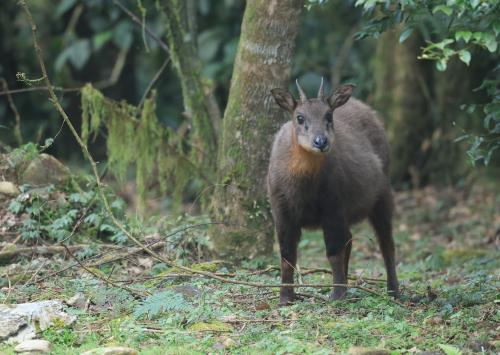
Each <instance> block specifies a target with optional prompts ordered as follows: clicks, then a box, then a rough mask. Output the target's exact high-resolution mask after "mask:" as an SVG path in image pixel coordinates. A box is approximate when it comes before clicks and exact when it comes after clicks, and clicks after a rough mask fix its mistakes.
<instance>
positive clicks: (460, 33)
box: [455, 31, 472, 43]
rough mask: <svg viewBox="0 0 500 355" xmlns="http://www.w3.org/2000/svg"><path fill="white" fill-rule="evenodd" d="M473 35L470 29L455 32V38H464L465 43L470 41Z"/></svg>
mask: <svg viewBox="0 0 500 355" xmlns="http://www.w3.org/2000/svg"><path fill="white" fill-rule="evenodd" d="M471 37H472V32H470V31H458V32H456V33H455V40H457V41H458V40H460V39H463V40H464V42H465V43H468V42H469V41H470V39H471Z"/></svg>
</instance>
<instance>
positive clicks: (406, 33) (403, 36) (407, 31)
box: [399, 27, 413, 43]
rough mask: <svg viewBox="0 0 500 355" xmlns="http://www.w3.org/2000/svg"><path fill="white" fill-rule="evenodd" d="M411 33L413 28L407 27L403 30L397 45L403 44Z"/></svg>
mask: <svg viewBox="0 0 500 355" xmlns="http://www.w3.org/2000/svg"><path fill="white" fill-rule="evenodd" d="M412 33H413V28H412V27H407V28H405V29H404V30H403V32H402V33H401V35H400V36H399V43H403V42H404V41H406V39H407V38H408V37H410V35H411V34H412Z"/></svg>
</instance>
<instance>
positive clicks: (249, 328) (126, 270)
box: [0, 188, 500, 354]
mask: <svg viewBox="0 0 500 355" xmlns="http://www.w3.org/2000/svg"><path fill="white" fill-rule="evenodd" d="M23 193H25V194H28V196H31V197H30V198H26V199H25V200H22V199H21V200H19V199H14V200H13V201H14V202H10V203H9V205H8V207H7V209H3V210H2V214H1V215H3V217H4V218H7V217H6V216H7V215H8V216H9V218H14V219H15V218H22V219H24V221H26V220H27V219H28V220H30V219H32V220H35V221H36V222H37V223H39V225H43V226H45V228H41V229H40V228H38V229H36V228H35V232H38V233H39V234H38V235H34V234H26V235H25V234H22V233H23V231H25V230H24V229H23V228H24V227H25V224H26V223H24V224H23V223H21V225H20V227H19V228H20V229H18V230H16V233H17V234H19V233H21V234H20V235H21V237H22V238H23V239H25V243H28V244H29V243H32V244H33V242H34V241H38V242H40V241H41V240H42V239H43V238H45V239H44V240H45V241H48V240H50V239H51V238H52V239H53V240H61V238H63V237H62V236H64V235H67V234H68V233H71V232H72V227H71V226H72V225H74V223H75V222H76V221H79V220H80V219H81V216H82V215H84V214H85V215H87V217H88V215H89V213H90V214H92V213H94V214H95V218H83V220H82V221H83V222H81V223H82V227H81V228H80V229H78V228H77V229H76V231H75V232H74V236H73V237H72V238H75V240H78V239H79V241H80V242H83V241H87V242H88V241H89V240H92V243H94V244H96V245H97V242H100V243H101V246H102V243H111V242H123V241H122V239H121V236H120V235H119V233H116V231H114V230H113V229H111V228H108V227H104V228H102V227H101V226H102V225H103V224H108V223H105V219H103V218H104V217H102V211H101V212H100V210H98V209H97V210H95V208H98V206H99V204H98V203H97V204H96V205H95V206H97V207H95V206H94V205H92V206H91V207H88V203H90V202H89V201H91V200H92V196H87V197H84V196H76V195H71V193H69V194H68V193H63V196H62V197H61V196H59V197H58V198H60V199H61V198H62V199H63V202H62V206H65V207H64V209H65V211H72V210H73V209H76V210H77V212H73V214H74V216H73V217H71V216H72V215H71V214H69V217H68V218H72V220H71V221H68V223H63V222H64V221H59V222H57V223H56V221H57V220H58V219H61V218H63V216H59V215H53V216H46V214H47V213H49V212H48V210H47V209H46V208H45V209H43V213H42V212H41V214H40V215H43V216H42V217H43V218H42V217H40V218H38V217H37V218H35V217H33V211H32V210H29V208H33V206H34V205H35V207H36V203H35V202H36V201H38V200H40V201H42V202H43V199H44V198H48V197H43V196H42V197H37V198H33V191H31V195H29V194H30V191H28V190H26V191H24V192H23ZM51 193H52V192H48V193H47V194H48V195H50V194H51ZM47 194H46V195H44V196H48V195H47ZM82 198H85V200H82ZM87 198H88V199H90V200H86V199H87ZM49 199H50V198H49ZM396 200H397V206H398V211H397V216H396V219H395V226H394V230H395V239H396V244H397V253H398V261H399V263H398V272H399V277H400V281H401V287H402V300H401V301H402V302H403V304H404V306H401V305H399V304H396V303H395V302H394V301H392V300H391V299H389V298H387V297H386V296H385V285H384V283H383V282H380V281H377V280H376V279H381V278H383V277H384V272H383V263H382V260H381V257H380V254H379V252H378V248H377V245H376V240H375V239H374V237H373V233H372V232H371V230H370V228H369V227H368V226H367V225H366V224H362V225H360V226H357V227H355V228H354V233H353V235H354V245H353V255H352V257H351V264H350V274H351V275H352V276H353V279H352V280H351V281H350V282H351V283H353V284H360V285H363V286H366V287H369V288H371V289H373V290H376V291H377V292H379V293H380V296H377V295H370V294H367V293H365V292H364V291H362V290H358V289H350V290H349V292H348V299H347V300H345V301H339V302H329V301H325V300H324V299H325V296H327V295H328V292H329V290H328V289H312V290H311V289H300V290H298V292H299V293H302V294H303V298H304V299H303V300H302V301H299V302H297V303H296V304H294V305H292V306H289V307H285V308H279V307H278V306H277V302H278V299H277V295H278V292H277V290H276V289H266V288H260V289H259V288H253V287H248V286H242V285H234V284H228V283H222V282H219V281H216V280H213V279H207V278H202V277H193V276H192V275H188V274H186V273H185V272H183V271H181V270H179V269H175V268H169V267H167V266H165V265H163V264H160V263H158V262H156V261H155V260H153V259H151V258H150V257H148V256H146V255H144V254H133V255H122V254H119V253H120V252H122V251H120V250H118V251H117V250H112V251H110V250H106V251H104V252H103V251H100V252H99V253H98V252H97V251H96V250H95V248H94V249H93V247H92V246H89V249H88V250H84V252H82V253H81V254H80V255H78V256H79V257H80V258H81V259H82V260H83V261H84V262H85V263H86V264H87V265H92V266H91V270H92V271H93V272H94V273H96V274H98V275H101V276H104V277H105V278H108V277H111V279H113V280H114V281H115V282H116V283H117V284H119V285H123V286H126V287H129V288H134V289H136V290H147V291H149V292H150V294H151V295H150V296H148V297H144V298H136V297H133V296H132V295H131V294H130V293H128V292H127V291H126V290H124V289H122V288H119V287H110V286H109V285H107V284H106V283H104V282H103V281H101V279H98V278H96V277H95V276H93V275H91V274H89V273H88V272H87V271H85V270H84V269H82V268H81V267H80V266H79V265H76V266H74V267H72V268H69V269H68V270H66V271H64V272H60V273H58V274H56V275H54V272H57V271H58V270H63V269H64V268H66V267H68V266H70V265H75V262H74V260H72V259H71V258H64V256H65V255H64V254H56V255H54V256H45V257H41V256H36V257H33V256H30V257H29V258H18V259H17V260H16V262H15V263H11V264H9V265H6V266H3V267H2V268H1V269H0V271H1V273H2V275H3V276H2V278H1V279H0V280H1V282H2V287H3V288H2V293H1V294H0V301H1V302H4V303H20V302H30V301H35V300H44V299H56V298H57V299H63V300H68V299H69V298H71V297H72V296H73V295H75V294H77V293H83V295H84V298H85V299H86V300H88V302H84V305H83V306H81V308H73V307H68V309H67V311H68V312H70V313H72V314H75V315H77V316H78V320H77V322H76V324H75V325H74V326H73V327H72V328H59V329H58V328H57V327H55V328H51V329H48V330H46V331H44V332H43V333H42V335H41V336H42V338H44V339H47V340H49V341H50V342H51V343H52V346H53V349H54V351H53V353H54V354H78V353H80V352H82V351H85V350H88V349H92V348H95V347H98V346H105V345H127V346H130V347H133V348H136V349H137V350H140V352H141V354H165V353H171V354H196V353H200V354H202V353H236V354H238V353H258V352H260V353H263V354H274V353H276V354H284V353H314V354H330V353H342V352H347V351H348V349H350V348H352V347H353V346H362V347H370V348H383V349H387V350H389V351H391V352H392V353H395V354H397V353H419V352H423V351H427V352H434V353H441V354H442V353H445V354H458V353H481V352H484V353H498V352H499V350H500V343H499V336H498V334H499V330H500V328H499V327H500V323H499V322H500V313H499V308H498V303H499V298H498V297H499V293H498V290H499V286H500V282H499V276H500V275H499V266H500V254H499V252H498V238H499V230H500V229H499V228H500V217H499V206H500V196H497V194H495V191H494V190H492V189H490V190H488V189H484V188H475V189H473V190H472V191H471V192H469V191H459V190H453V189H444V190H439V191H437V190H435V189H432V188H428V189H425V190H419V191H414V192H403V193H398V194H397V196H396ZM66 202H67V204H66ZM75 206H77V207H75ZM78 206H79V207H78ZM85 206H87V207H85ZM114 208H117V209H118V210H119V209H120V208H121V207H120V206H118V202H117V205H116V206H115V207H114ZM82 211H85V213H83V212H82ZM64 215H65V216H66V215H68V213H64ZM54 218H55V219H54ZM42 222H43V223H42ZM49 222H50V223H49ZM98 222H99V223H98ZM201 222H204V221H201ZM195 223H200V221H199V219H195V218H193V217H184V218H181V219H179V220H175V221H164V220H160V221H157V222H156V223H154V224H151V225H149V227H146V226H144V225H143V224H140V223H139V222H136V223H135V224H134V223H132V224H130V225H129V227H130V228H132V229H133V230H135V231H136V233H140V234H143V235H146V236H147V238H146V241H148V242H152V243H153V242H155V241H164V242H165V241H167V242H168V243H167V244H166V245H165V246H164V247H163V248H162V249H160V251H159V252H160V253H163V254H164V255H169V256H172V255H174V254H173V253H174V252H177V255H176V257H177V258H178V262H179V263H183V264H185V265H191V266H192V267H194V268H199V269H202V270H208V271H212V272H219V273H230V274H233V275H234V276H231V278H233V279H239V280H246V281H254V282H262V283H277V282H278V281H279V271H278V270H277V269H276V268H267V266H268V265H269V264H271V265H278V263H277V260H278V259H277V258H275V259H273V260H260V261H259V260H254V261H251V262H247V263H244V264H243V265H239V266H235V265H233V264H231V263H229V262H223V261H209V262H207V261H205V262H200V261H202V260H203V258H202V257H200V254H196V253H194V254H193V253H191V254H189V255H188V254H187V252H182V251H185V250H191V251H192V250H203V248H204V245H205V241H206V239H205V237H204V236H205V228H206V226H200V227H198V228H193V229H187V230H184V229H183V228H184V227H183V226H185V225H190V224H195ZM56 227H57V228H56ZM59 227H61V228H59ZM12 228H14V230H15V227H12ZM30 228H31V226H30ZM60 229H64V230H66V234H65V233H62V232H61V233H60V234H61V236H59V234H57V233H54V231H55V230H60ZM11 230H12V229H11ZM28 231H29V230H28ZM172 231H180V232H179V233H178V234H174V235H170V237H168V238H167V237H166V236H167V235H168V233H169V232H172ZM16 233H13V235H12V237H11V238H12V239H13V238H14V237H15V235H17V234H16ZM82 233H83V234H82ZM92 233H94V236H93V237H92V239H89V238H90V237H89V234H92ZM6 235H7V234H6ZM95 235H97V236H101V239H99V238H96V237H95ZM123 247H124V248H127V247H128V248H130V246H127V245H126V244H124V246H123ZM124 250H125V251H129V249H124ZM300 252H301V257H300V260H299V264H300V270H301V276H300V277H298V280H297V282H303V283H327V282H330V280H331V279H330V275H328V274H326V273H325V272H323V271H322V270H321V268H326V267H327V263H326V258H325V256H324V247H323V242H322V236H321V235H320V234H319V233H306V234H304V235H303V238H302V241H301V244H300ZM200 253H201V252H200ZM109 255H121V257H120V258H119V260H118V261H115V262H108V263H99V262H98V261H105V260H106V259H105V258H107V257H109ZM66 256H67V255H66ZM92 263H93V264H92ZM99 264H100V265H99ZM311 268H316V269H312V270H311ZM259 270H260V271H259ZM21 274H22V275H24V277H23V278H20V277H17V278H16V279H15V280H14V281H13V278H14V277H13V276H14V275H21ZM9 283H10V286H9ZM0 352H2V353H6V354H10V353H13V349H12V348H11V347H9V346H6V345H3V347H1V346H0Z"/></svg>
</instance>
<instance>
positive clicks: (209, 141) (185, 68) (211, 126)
mask: <svg viewBox="0 0 500 355" xmlns="http://www.w3.org/2000/svg"><path fill="white" fill-rule="evenodd" d="M164 7H165V11H164V12H165V15H166V17H167V23H166V34H167V42H168V46H169V49H170V58H171V60H172V64H173V66H174V68H175V70H176V71H177V73H178V76H179V78H180V82H181V89H182V97H183V100H184V107H185V110H186V115H187V116H188V117H189V119H190V120H191V122H192V138H191V144H192V147H193V149H192V152H193V154H194V158H196V160H197V161H198V162H200V169H203V170H204V171H205V172H206V174H207V175H209V176H211V175H215V171H216V169H215V167H216V157H217V135H218V132H217V127H218V125H219V122H218V121H219V120H220V117H219V116H218V110H217V109H214V99H213V97H211V95H212V94H211V93H209V92H208V90H205V88H204V87H203V82H202V76H201V62H200V59H199V57H198V53H197V51H196V45H195V38H193V36H192V33H191V32H190V30H189V29H188V25H187V21H186V19H185V16H186V14H185V9H184V7H185V3H184V1H182V0H166V1H165V2H164Z"/></svg>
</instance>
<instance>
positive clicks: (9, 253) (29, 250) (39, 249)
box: [0, 244, 89, 262]
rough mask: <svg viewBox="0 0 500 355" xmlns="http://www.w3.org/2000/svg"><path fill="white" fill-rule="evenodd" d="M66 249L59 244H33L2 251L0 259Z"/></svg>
mask: <svg viewBox="0 0 500 355" xmlns="http://www.w3.org/2000/svg"><path fill="white" fill-rule="evenodd" d="M88 247H89V245H87V244H84V245H71V246H69V248H70V249H71V250H73V251H75V250H79V249H83V248H88ZM64 251H65V249H64V248H63V247H62V246H59V245H50V246H33V247H24V248H16V249H12V250H6V251H2V252H0V260H1V261H2V262H5V261H8V260H10V259H12V258H15V257H16V256H18V255H21V254H57V253H61V252H64Z"/></svg>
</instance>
